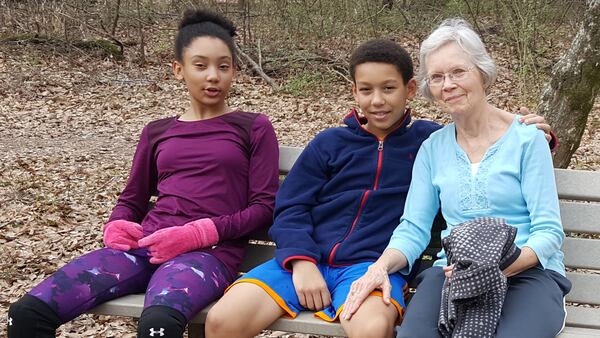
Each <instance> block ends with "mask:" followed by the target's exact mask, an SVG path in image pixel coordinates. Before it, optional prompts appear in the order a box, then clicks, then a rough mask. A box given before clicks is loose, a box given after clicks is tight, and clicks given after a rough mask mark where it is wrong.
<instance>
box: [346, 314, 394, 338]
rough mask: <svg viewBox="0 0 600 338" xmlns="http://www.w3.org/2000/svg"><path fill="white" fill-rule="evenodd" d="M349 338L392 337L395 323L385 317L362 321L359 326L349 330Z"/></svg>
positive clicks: (373, 317) (374, 317)
mask: <svg viewBox="0 0 600 338" xmlns="http://www.w3.org/2000/svg"><path fill="white" fill-rule="evenodd" d="M347 334H348V337H350V338H353V337H356V338H358V337H360V338H363V337H364V338H370V337H392V336H393V334H394V323H393V322H391V321H390V320H388V319H387V318H385V317H384V316H372V317H371V318H369V320H361V322H360V323H357V325H353V326H352V327H351V328H349V330H348V332H347Z"/></svg>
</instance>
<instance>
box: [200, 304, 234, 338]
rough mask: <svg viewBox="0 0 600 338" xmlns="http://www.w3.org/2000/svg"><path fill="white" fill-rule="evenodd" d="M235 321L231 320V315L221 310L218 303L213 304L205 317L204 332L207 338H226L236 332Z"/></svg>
mask: <svg viewBox="0 0 600 338" xmlns="http://www.w3.org/2000/svg"><path fill="white" fill-rule="evenodd" d="M236 322H241V320H240V321H236V320H231V313H228V312H227V311H225V309H222V306H219V303H217V304H215V306H213V307H212V308H211V309H210V311H208V315H207V316H206V323H205V324H204V325H205V330H206V334H207V336H208V337H228V336H232V334H233V333H234V332H235V331H236V329H237V327H235V323H236Z"/></svg>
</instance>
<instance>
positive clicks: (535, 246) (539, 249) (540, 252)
mask: <svg viewBox="0 0 600 338" xmlns="http://www.w3.org/2000/svg"><path fill="white" fill-rule="evenodd" d="M523 247H528V248H530V249H531V250H533V252H534V253H535V255H536V256H537V259H538V261H539V262H540V265H541V266H542V267H543V268H544V269H545V268H546V265H547V264H548V258H549V257H548V256H547V255H544V249H543V245H542V244H541V243H540V242H539V241H536V240H535V239H534V238H530V239H529V241H527V243H525V244H524V245H523Z"/></svg>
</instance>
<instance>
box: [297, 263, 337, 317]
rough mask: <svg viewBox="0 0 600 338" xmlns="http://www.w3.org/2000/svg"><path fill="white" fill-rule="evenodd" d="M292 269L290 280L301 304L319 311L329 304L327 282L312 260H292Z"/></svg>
mask: <svg viewBox="0 0 600 338" xmlns="http://www.w3.org/2000/svg"><path fill="white" fill-rule="evenodd" d="M292 271H293V272H292V281H293V282H294V288H295V289H296V294H297V295H298V300H300V304H301V305H302V306H304V307H305V308H307V309H310V310H313V311H319V310H323V309H324V308H326V307H327V306H329V305H331V295H330V294H329V289H327V284H326V283H325V280H324V279H323V275H321V272H320V271H319V269H318V268H317V266H316V265H315V264H314V263H313V262H309V261H305V260H301V259H298V260H295V261H292Z"/></svg>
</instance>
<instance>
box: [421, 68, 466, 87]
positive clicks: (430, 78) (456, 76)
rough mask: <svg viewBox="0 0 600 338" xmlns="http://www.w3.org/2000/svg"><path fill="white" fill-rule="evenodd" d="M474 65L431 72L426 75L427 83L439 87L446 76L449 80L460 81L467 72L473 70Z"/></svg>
mask: <svg viewBox="0 0 600 338" xmlns="http://www.w3.org/2000/svg"><path fill="white" fill-rule="evenodd" d="M474 68H475V67H468V68H466V69H465V68H454V69H452V70H451V71H449V72H448V73H433V74H429V75H427V79H426V81H427V84H428V85H430V86H432V87H439V86H441V85H443V84H444V81H445V80H446V76H447V77H448V79H450V81H455V82H456V81H461V80H464V79H465V78H466V77H467V74H468V73H469V72H470V71H471V70H473V69H474Z"/></svg>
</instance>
